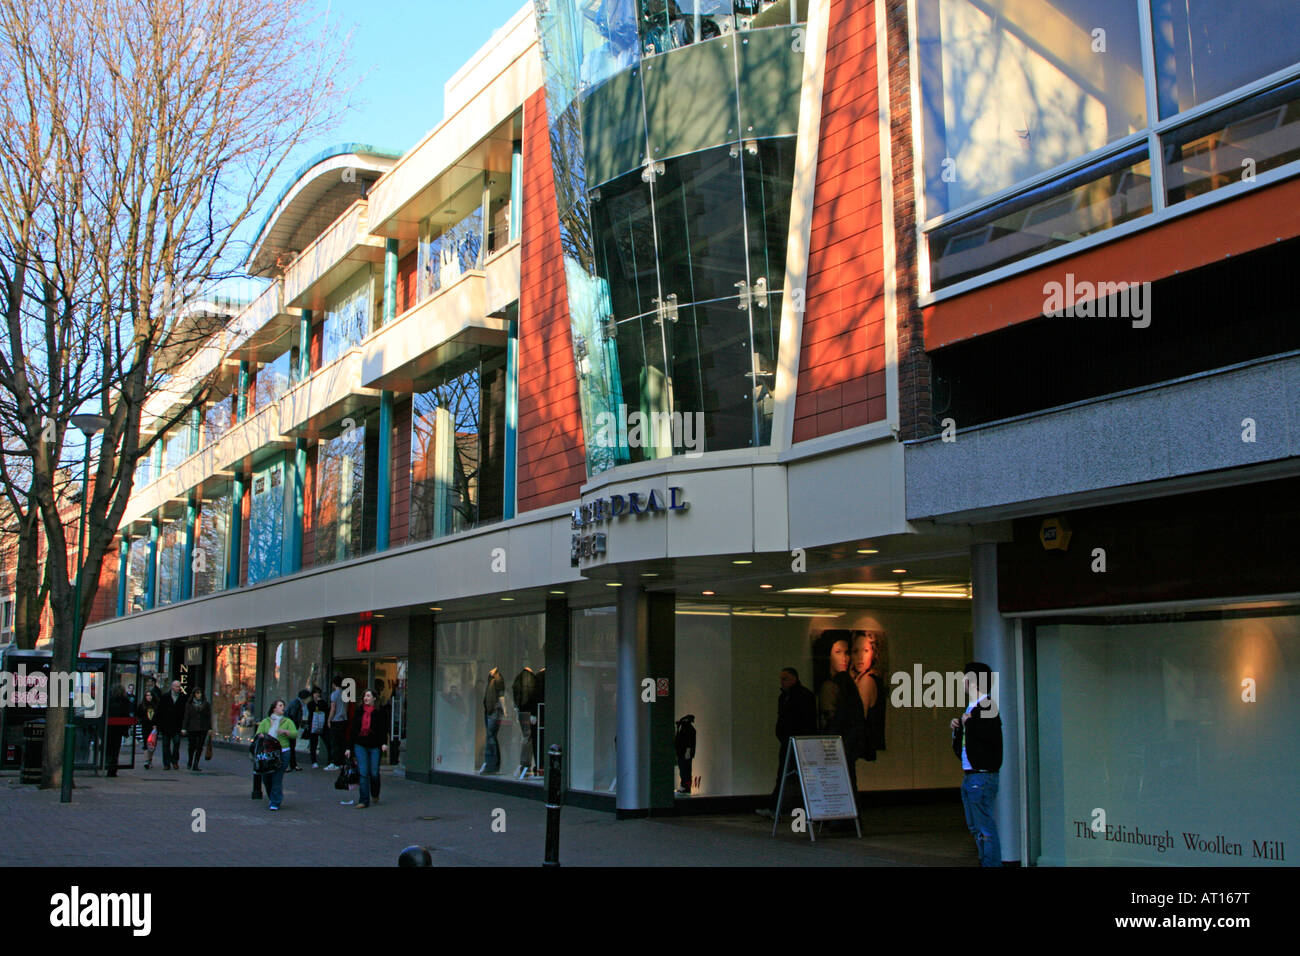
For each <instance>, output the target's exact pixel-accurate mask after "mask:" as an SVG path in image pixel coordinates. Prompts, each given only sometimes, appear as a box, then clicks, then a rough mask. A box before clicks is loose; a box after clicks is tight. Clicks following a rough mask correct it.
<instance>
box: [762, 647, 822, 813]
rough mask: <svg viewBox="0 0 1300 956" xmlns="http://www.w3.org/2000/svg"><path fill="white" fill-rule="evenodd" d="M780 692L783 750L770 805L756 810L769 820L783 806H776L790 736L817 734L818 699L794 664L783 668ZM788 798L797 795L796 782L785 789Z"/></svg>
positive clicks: (779, 727)
mask: <svg viewBox="0 0 1300 956" xmlns="http://www.w3.org/2000/svg"><path fill="white" fill-rule="evenodd" d="M780 684H781V693H780V695H779V696H778V697H777V699H776V739H777V740H778V741H780V744H781V749H780V751H779V752H778V754H777V759H776V783H775V785H773V787H772V799H771V805H770V807H762V808H760V809H759V810H757V811H755V812H757V813H758V814H759V815H760V816H764V817H768V818H769V819H770V818H771V817H772V816H773V814H775V815H776V816H780V815H781V812H782V811H783V810H784V807H778V806H777V805H776V801H777V799H778V798H779V797H780V795H781V781H782V779H783V778H784V777H785V767H786V761H787V759H788V755H789V752H790V738H791V737H811V736H813V735H814V734H816V733H817V698H816V697H814V696H813V692H812V691H810V690H809V689H808V688H807V687H804V686H803V684H801V683H799V672H798V671H797V670H795V669H794V668H793V667H783V668H781V676H780ZM785 796H786V797H787V798H789V797H794V798H795V799H797V796H796V794H795V784H793V783H792V784H791V785H790V786H788V787H786V788H785Z"/></svg>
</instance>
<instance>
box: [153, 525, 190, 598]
mask: <svg viewBox="0 0 1300 956" xmlns="http://www.w3.org/2000/svg"><path fill="white" fill-rule="evenodd" d="M186 560H187V555H186V554H185V519H184V518H176V519H174V520H172V521H165V522H163V525H162V527H161V528H160V529H159V532H158V582H157V584H158V601H157V603H158V606H159V607H161V606H162V605H164V604H171V603H173V602H175V601H179V600H181V598H182V597H183V595H182V594H181V580H182V576H183V574H184V565H185V562H186Z"/></svg>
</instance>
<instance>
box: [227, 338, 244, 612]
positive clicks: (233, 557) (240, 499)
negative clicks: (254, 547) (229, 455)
mask: <svg viewBox="0 0 1300 956" xmlns="http://www.w3.org/2000/svg"><path fill="white" fill-rule="evenodd" d="M240 364H241V365H243V364H245V363H242V362H241V363H240ZM241 394H242V393H241ZM230 501H231V505H230V554H229V555H228V556H227V557H226V589H227V590H230V591H233V590H234V589H236V588H238V587H239V566H240V564H241V563H242V559H243V555H244V543H243V528H244V473H243V472H242V471H237V472H235V480H234V483H233V487H232V488H231V494H230Z"/></svg>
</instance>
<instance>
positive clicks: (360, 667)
mask: <svg viewBox="0 0 1300 956" xmlns="http://www.w3.org/2000/svg"><path fill="white" fill-rule="evenodd" d="M406 670H407V668H406V659H405V658H396V657H374V658H369V659H365V660H336V661H335V662H334V673H335V674H337V675H338V676H340V677H342V678H343V680H344V681H347V680H349V679H351V680H353V681H355V686H356V689H357V696H356V701H355V702H354V703H352V704H350V705H349V706H348V716H349V717H351V715H352V713H353V711H354V709H355V708H356V706H357V705H358V704H360V702H361V698H362V696H363V695H364V694H365V692H366V690H367V689H369V690H372V691H374V692H375V696H376V697H377V698H378V701H379V705H380V706H381V707H385V708H387V710H388V714H389V728H388V736H389V745H388V763H390V764H392V765H394V766H400V765H402V750H403V747H404V746H405V743H406Z"/></svg>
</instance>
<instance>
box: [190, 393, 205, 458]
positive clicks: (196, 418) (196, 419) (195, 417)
mask: <svg viewBox="0 0 1300 956" xmlns="http://www.w3.org/2000/svg"><path fill="white" fill-rule="evenodd" d="M202 431H203V409H201V408H199V406H197V405H195V406H194V407H193V408H191V409H190V454H191V455H196V454H198V451H199V444H200V442H199V435H200V433H201V432H202Z"/></svg>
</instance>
